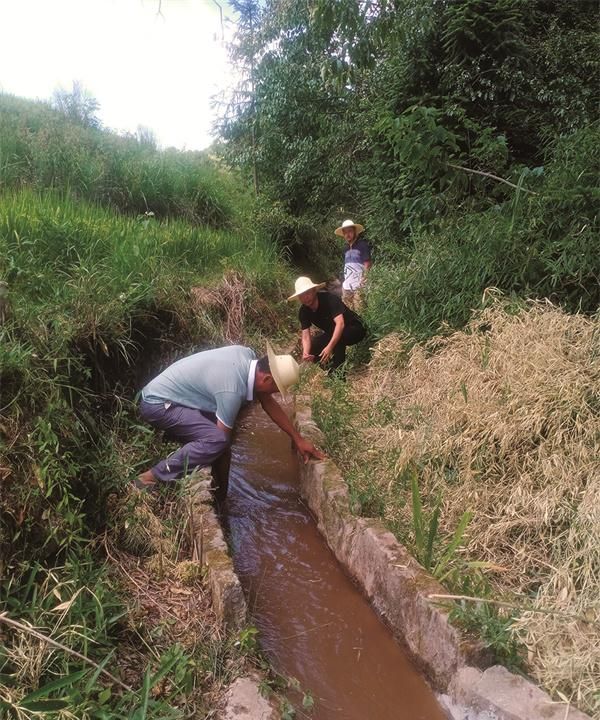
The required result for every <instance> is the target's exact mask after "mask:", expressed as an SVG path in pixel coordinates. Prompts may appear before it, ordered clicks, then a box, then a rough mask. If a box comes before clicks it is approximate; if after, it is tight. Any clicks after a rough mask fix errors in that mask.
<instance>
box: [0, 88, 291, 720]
mask: <svg viewBox="0 0 600 720" xmlns="http://www.w3.org/2000/svg"><path fill="white" fill-rule="evenodd" d="M250 210H251V200H250V199H249V197H248V196H247V194H246V193H245V191H244V189H243V188H242V187H241V186H239V185H238V183H237V181H236V180H235V178H233V177H231V176H228V175H227V173H225V172H224V171H223V170H221V169H219V168H218V167H216V166H215V165H214V164H213V163H211V161H209V160H208V159H207V158H205V157H202V156H199V155H195V154H187V153H177V152H174V151H169V152H166V153H160V152H156V151H155V150H154V149H152V148H150V147H147V146H143V145H140V144H139V143H137V142H136V141H135V140H133V139H131V138H128V139H123V138H118V137H116V136H113V135H111V134H110V133H107V132H105V131H102V130H98V129H94V128H89V127H83V126H80V125H76V124H73V123H69V122H65V120H64V119H62V118H61V117H60V115H58V114H57V113H55V112H54V111H53V110H52V109H50V108H48V107H47V106H45V105H43V104H36V103H30V102H27V101H20V100H18V99H15V98H7V97H0V279H1V280H3V281H4V282H6V283H7V291H8V295H7V297H4V310H3V312H4V316H5V320H4V322H3V323H2V324H0V388H1V402H0V408H1V410H0V477H1V481H2V490H3V492H2V496H1V499H0V553H1V554H0V558H1V562H0V582H1V584H2V593H1V596H0V598H1V601H2V609H6V610H8V611H9V614H10V616H11V617H13V618H17V619H21V620H23V621H25V622H28V623H32V624H33V625H35V626H37V627H39V628H41V629H42V632H45V633H47V634H48V635H50V636H52V637H53V638H55V639H58V640H59V641H61V642H63V643H64V644H66V645H67V646H68V647H70V648H72V649H74V650H77V651H78V652H80V653H82V654H84V655H86V656H88V657H89V658H90V659H92V660H94V661H96V662H101V661H103V660H104V659H106V660H107V665H106V669H107V670H113V671H114V672H117V673H119V672H122V671H123V670H124V668H126V667H129V665H131V663H130V662H128V661H125V663H123V661H122V656H123V655H125V656H126V657H127V655H128V653H129V654H130V655H131V654H133V655H134V656H135V658H136V659H135V662H134V665H135V667H136V668H138V672H137V674H136V673H134V674H133V680H132V684H135V688H134V690H135V692H124V693H123V692H122V691H121V690H119V688H118V687H117V686H116V685H114V684H112V691H111V690H109V686H111V683H108V684H107V683H106V678H105V677H104V678H103V677H102V676H100V677H98V676H97V675H94V674H93V673H92V671H88V672H86V674H85V675H84V676H83V677H82V676H80V675H79V674H77V673H78V672H79V671H80V670H82V669H83V668H82V665H81V662H80V661H78V660H76V659H74V658H72V657H70V656H69V655H68V654H66V653H63V652H50V651H49V650H48V649H47V648H46V649H45V650H44V651H43V652H40V646H39V643H38V642H36V641H34V640H32V638H31V637H28V636H27V633H23V632H20V631H18V632H17V631H15V632H12V631H11V632H9V633H7V634H3V635H2V642H3V645H2V649H1V650H0V673H1V676H0V709H3V711H6V712H10V713H11V714H12V716H15V717H19V718H21V717H30V716H31V713H33V712H34V711H35V710H36V709H37V710H38V711H41V712H50V711H51V710H53V709H54V710H56V711H58V712H59V717H60V716H62V717H64V718H67V717H78V718H104V717H111V718H119V717H123V718H129V717H132V716H134V713H135V712H137V713H138V714H137V715H136V717H138V716H139V717H140V718H141V717H148V718H151V717H156V718H159V717H160V718H166V717H174V718H175V717H182V716H183V715H184V714H185V712H189V711H190V710H192V709H194V711H196V712H202V711H204V712H208V711H209V709H210V707H207V706H205V705H204V704H203V703H204V701H203V700H202V697H203V695H205V694H206V693H209V695H210V693H211V692H213V691H214V688H215V683H216V684H217V685H218V682H219V679H220V678H222V677H223V676H224V675H223V673H224V672H225V670H226V667H227V668H230V667H232V666H231V663H232V662H234V660H235V655H236V653H237V651H235V650H234V648H233V645H232V643H231V642H230V641H229V640H227V639H226V638H223V637H222V636H220V635H219V632H218V631H217V630H216V628H215V633H216V634H215V633H213V634H212V635H211V633H210V632H209V633H205V634H204V635H202V637H201V638H200V639H199V641H198V644H197V646H195V647H192V646H189V645H186V644H185V643H184V645H183V646H181V645H180V644H173V643H174V642H175V641H174V635H173V633H172V632H169V631H168V627H167V626H166V625H165V623H167V624H168V617H163V618H162V619H161V620H160V622H158V624H157V623H156V622H139V623H137V622H136V621H135V619H132V618H134V616H135V607H134V606H132V590H133V591H134V592H133V595H136V592H135V588H133V587H132V586H131V583H130V582H129V580H127V577H128V576H127V575H124V574H123V573H122V572H120V570H119V568H120V567H121V566H122V565H123V566H126V565H127V562H125V561H120V564H119V563H118V564H117V565H118V566H115V564H114V563H113V564H111V565H110V567H109V566H105V564H104V559H103V558H104V549H103V547H101V546H100V545H98V544H97V543H96V545H92V546H89V541H90V540H92V539H93V538H94V537H95V536H96V533H97V532H98V531H103V530H104V529H105V528H107V527H108V528H109V535H108V542H109V544H110V543H111V542H117V541H118V539H119V538H120V537H122V531H123V528H124V527H127V528H128V527H130V523H129V522H128V521H123V520H122V514H121V515H120V514H119V512H116V514H115V504H116V506H117V508H119V507H122V505H123V502H125V503H127V502H129V501H128V500H126V499H122V498H123V496H122V492H123V489H124V487H125V486H126V485H127V482H128V480H129V479H130V478H131V477H132V476H133V475H134V474H135V473H136V472H138V471H139V469H140V467H143V466H145V465H146V464H147V462H148V459H149V458H150V457H154V456H155V455H157V454H158V453H160V452H163V451H164V450H163V449H161V448H159V447H155V446H154V444H153V443H154V440H153V434H152V433H151V432H149V430H148V429H147V428H145V427H143V426H141V425H139V424H138V421H137V420H136V416H135V411H134V405H133V399H134V395H135V392H136V391H137V390H138V389H139V387H140V386H141V384H142V383H143V381H144V380H145V379H147V377H148V375H149V374H151V373H152V372H153V371H154V370H155V368H156V366H157V364H159V363H161V362H164V361H165V359H168V358H171V357H173V356H174V355H177V354H183V353H185V352H186V351H188V350H189V349H190V348H194V347H195V348H197V347H198V346H201V345H203V344H206V345H208V344H214V343H218V342H220V341H222V340H223V339H224V334H225V330H226V331H227V339H228V340H234V339H237V340H241V341H248V342H251V341H252V339H254V340H256V341H257V342H259V340H260V337H261V333H263V332H273V331H276V327H277V318H278V315H277V312H276V311H274V310H273V308H272V306H271V305H269V303H268V299H269V298H277V297H280V296H282V295H283V294H284V293H283V290H282V285H283V283H284V282H286V283H287V275H286V271H285V270H284V268H283V265H282V263H280V261H279V258H278V255H277V253H276V252H275V251H274V249H273V247H272V246H271V245H270V243H269V242H268V241H266V240H265V239H264V238H263V237H260V236H257V235H256V234H255V233H253V232H252V231H251V230H249V227H250V223H249V222H248V213H249V212H250ZM197 286H205V287H208V288H212V289H209V290H207V291H203V292H196V293H192V294H190V289H191V288H194V287H197ZM4 290H5V291H6V287H5V288H4ZM223 298H225V300H226V301H227V302H223ZM229 301H232V302H234V306H233V305H232V304H231V303H230V304H229V305H227V303H228V302H229ZM257 307H258V308H259V310H257V309H256V308H257ZM232 315H234V316H235V317H234V318H233V320H235V322H232ZM243 321H245V323H244V322H243ZM235 333H237V335H235ZM234 335H235V337H234ZM132 512H133V510H132ZM119 517H120V518H121V520H118V518H119ZM111 528H112V529H111ZM165 532H167V531H165ZM112 552H113V555H114V554H115V550H114V548H113V550H112ZM178 558H179V559H180V558H181V554H177V555H176V557H175V558H174V559H173V558H168V557H165V563H167V564H169V563H170V564H171V565H172V563H174V562H176V560H177V559H178ZM135 567H136V572H138V573H139V572H140V569H141V567H142V566H140V565H139V563H138V564H137V565H135ZM144 567H145V566H144ZM129 574H130V575H131V568H130V570H129ZM146 578H147V580H148V582H150V583H151V582H152V574H151V573H150V574H148V573H146ZM140 582H142V581H141V580H140V578H139V575H138V584H139V583H140ZM169 582H170V585H169V587H172V586H173V584H175V585H176V584H177V582H178V580H177V578H172V579H171V581H169ZM195 587H196V590H195V591H194V593H198V592H202V591H201V587H200V586H198V584H196V586H195ZM167 592H168V588H167ZM138 594H139V593H138ZM138 600H139V601H140V602H142V601H143V597H142V598H141V599H139V598H138ZM134 605H135V603H134ZM142 605H143V602H142ZM147 610H148V608H147V607H146V609H145V611H144V612H147ZM132 612H133V613H134V616H132ZM166 615H167V616H168V615H169V613H168V612H167V613H166ZM202 617H204V615H203V616H202ZM132 623H133V626H132ZM161 623H162V625H161ZM207 627H214V624H212V625H211V623H210V619H209V618H208V619H207ZM161 628H162V629H161ZM132 629H133V634H132ZM3 632H4V631H3ZM150 647H151V648H153V651H152V653H150V654H149V653H148V648H150ZM115 649H117V656H114V657H113V653H114V651H115ZM145 665H148V667H149V668H150V669H149V671H148V672H149V673H150V674H149V675H147V676H145V674H144V666H145ZM197 668H200V669H202V668H204V671H203V672H199V671H197ZM153 673H154V675H153ZM157 673H158V674H157ZM164 673H167V674H168V675H169V677H170V678H171V680H170V682H169V684H168V686H167V687H166V689H165V687H164V683H163V685H162V686H161V687H162V690H161V691H160V692H158V691H156V688H155V686H157V685H160V683H161V679H160V677H159V675H160V674H164ZM151 676H152V677H151ZM57 678H59V679H60V678H62V680H61V681H60V682H58V683H57V685H56V686H54V685H52V684H51V683H52V682H53V681H54V680H56V679H57ZM144 678H145V679H144ZM152 687H154V688H155V690H153V694H150V690H151V688H152ZM39 688H43V689H42V690H40V691H39V692H38V690H39ZM34 692H37V693H38V694H37V696H36V695H32V694H31V693H34ZM111 693H112V694H111ZM24 697H28V700H27V701H26V702H25V704H24V705H23V698H24ZM19 703H21V707H20V709H17V708H18V706H19ZM136 708H137V710H136Z"/></svg>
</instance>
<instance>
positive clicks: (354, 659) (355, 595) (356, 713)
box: [227, 408, 445, 720]
mask: <svg viewBox="0 0 600 720" xmlns="http://www.w3.org/2000/svg"><path fill="white" fill-rule="evenodd" d="M227 525H228V529H229V533H230V539H231V543H232V545H233V550H234V563H235V567H236V571H237V573H238V575H239V577H240V580H241V582H242V585H243V586H244V590H245V592H246V597H247V599H248V606H249V608H250V613H251V617H252V622H253V624H254V625H255V626H256V627H257V628H258V630H259V639H260V644H261V647H262V648H263V650H264V651H265V653H266V654H267V655H268V656H269V658H270V660H271V662H272V663H273V665H274V667H275V668H276V669H277V671H278V672H280V673H282V674H283V675H285V676H287V677H293V678H296V679H297V680H298V681H299V683H300V687H301V688H302V691H303V692H306V691H309V692H310V693H311V696H312V698H313V699H314V709H313V711H312V713H311V715H310V717H312V718H314V719H315V720H443V719H444V717H445V715H444V714H443V713H442V711H441V710H440V708H439V706H438V704H437V702H436V700H435V697H434V695H433V693H432V691H431V690H430V688H429V686H428V685H427V683H426V682H425V680H424V679H423V677H422V676H421V675H420V674H419V673H418V672H417V671H416V670H415V668H414V667H413V666H412V665H411V663H410V662H409V660H408V658H407V657H406V655H405V653H404V651H403V650H402V649H401V647H400V646H399V645H398V644H397V643H396V642H395V641H394V639H393V637H392V635H391V633H390V631H389V630H388V629H387V628H386V627H385V626H384V624H383V623H382V622H381V620H380V619H379V617H378V616H377V615H376V613H375V612H374V610H373V609H372V608H371V606H370V605H369V603H368V601H367V600H366V598H365V597H364V596H363V595H362V593H361V592H360V590H359V589H358V588H357V587H356V586H355V585H354V583H353V582H352V580H351V579H350V578H349V577H348V576H347V575H346V573H345V572H344V570H343V569H342V567H341V566H340V564H339V563H338V562H337V560H336V558H335V556H334V555H333V553H332V552H331V551H330V550H329V548H328V546H327V544H326V542H325V540H324V538H323V537H322V535H321V534H320V533H319V531H318V529H317V527H316V524H315V521H314V519H313V518H312V516H311V514H310V512H309V510H308V508H307V507H306V505H305V504H304V503H303V501H302V499H301V498H300V495H299V488H298V471H297V465H296V459H295V456H294V454H293V453H292V452H291V449H290V441H289V438H288V437H287V435H285V434H284V433H283V432H281V431H280V430H279V429H278V428H277V427H276V426H275V425H274V424H273V423H272V422H271V421H270V420H269V418H268V417H267V416H266V415H265V414H264V413H263V412H262V410H261V409H260V408H255V409H253V410H251V411H250V413H249V415H247V416H245V417H244V419H243V421H242V424H241V428H240V432H239V433H238V436H237V439H236V442H235V444H234V453H233V459H232V465H231V473H230V485H229V497H228V501H227ZM300 717H303V715H300Z"/></svg>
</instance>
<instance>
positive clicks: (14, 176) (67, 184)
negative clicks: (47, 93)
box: [0, 94, 251, 228]
mask: <svg viewBox="0 0 600 720" xmlns="http://www.w3.org/2000/svg"><path fill="white" fill-rule="evenodd" d="M24 185H27V186H29V187H32V188H37V189H42V188H55V189H60V190H62V191H63V192H67V191H68V192H70V193H72V194H74V195H75V196H76V197H79V198H85V199H87V200H92V201H94V202H97V203H100V204H102V205H107V206H110V207H113V208H116V209H118V210H120V211H121V212H126V213H128V214H131V215H143V214H145V213H153V214H154V215H155V216H157V217H161V218H167V217H168V218H183V219H186V220H187V221H189V222H191V223H193V224H204V225H210V226H211V227H215V228H225V227H239V226H241V225H242V224H243V222H244V217H245V214H246V213H247V212H248V210H249V207H250V202H251V200H250V194H249V192H248V191H247V190H246V188H245V187H244V186H243V185H242V184H241V183H240V182H238V181H237V180H236V179H235V177H234V176H233V175H232V174H231V172H229V171H226V170H225V169H222V168H221V167H220V166H219V165H218V164H217V163H216V162H215V161H214V160H211V159H210V158H209V156H208V155H207V153H204V152H182V151H178V150H175V149H168V150H165V151H159V150H157V149H156V148H155V147H154V146H153V145H152V143H148V142H143V141H139V140H138V139H137V138H135V137H133V136H119V135H116V134H115V133H113V132H110V131H108V130H103V129H100V128H95V127H89V126H85V125H82V124H78V123H76V122H73V121H72V120H70V119H68V118H67V117H65V116H64V115H63V114H61V113H60V112H58V111H57V110H55V109H54V108H52V107H51V106H50V105H49V104H47V103H43V102H39V101H38V102H33V101H29V100H23V99H20V98H16V97H13V96H11V95H5V94H0V189H2V188H4V189H6V188H15V187H22V186H24Z"/></svg>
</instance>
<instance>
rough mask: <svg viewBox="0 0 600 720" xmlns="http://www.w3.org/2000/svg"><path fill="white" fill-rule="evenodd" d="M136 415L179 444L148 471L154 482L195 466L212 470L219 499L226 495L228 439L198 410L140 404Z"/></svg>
mask: <svg viewBox="0 0 600 720" xmlns="http://www.w3.org/2000/svg"><path fill="white" fill-rule="evenodd" d="M140 415H141V416H142V418H143V419H144V420H145V421H146V422H147V423H149V424H150V425H152V426H153V427H155V428H156V429H157V430H163V431H164V432H165V435H167V436H168V437H169V438H170V439H172V440H176V441H177V442H180V443H183V446H182V447H181V448H179V450H177V451H175V452H174V453H173V454H172V455H170V456H169V457H168V458H165V459H164V460H161V461H160V462H159V463H157V464H156V465H155V466H154V467H153V468H152V474H153V475H154V477H155V478H156V479H157V480H162V481H163V482H172V481H173V480H176V479H178V478H180V477H181V476H182V475H185V474H186V473H188V472H190V473H191V472H192V470H194V469H195V468H197V467H206V466H208V465H210V466H211V468H212V475H213V480H214V483H213V486H214V487H215V486H216V487H219V486H220V490H221V492H222V493H223V498H224V497H225V495H226V494H227V476H228V474H229V460H230V453H229V445H230V442H229V437H228V435H227V433H225V432H224V431H223V430H221V429H220V428H218V427H217V425H216V421H213V420H212V419H210V418H209V417H207V416H206V415H205V414H203V413H202V412H201V411H200V410H195V409H193V408H187V407H183V406H182V405H175V404H173V403H156V404H155V403H148V402H146V401H145V400H142V401H141V402H140Z"/></svg>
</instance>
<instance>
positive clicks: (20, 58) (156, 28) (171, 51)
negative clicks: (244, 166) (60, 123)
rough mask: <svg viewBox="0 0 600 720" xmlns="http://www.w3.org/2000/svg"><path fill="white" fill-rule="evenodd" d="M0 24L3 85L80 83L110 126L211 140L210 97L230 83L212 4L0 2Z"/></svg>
mask: <svg viewBox="0 0 600 720" xmlns="http://www.w3.org/2000/svg"><path fill="white" fill-rule="evenodd" d="M219 4H220V5H221V6H222V8H223V14H224V16H225V18H227V17H231V16H232V13H231V10H230V9H229V8H228V6H227V3H226V2H225V0H219ZM159 7H160V14H159ZM0 28H1V29H2V35H1V40H0V91H4V92H8V93H12V94H14V95H20V96H23V97H28V98H43V99H49V98H50V97H51V96H52V93H53V92H54V90H55V89H56V88H57V87H59V86H61V87H63V88H66V89H71V87H72V84H73V81H74V80H77V81H80V82H81V83H82V85H83V86H84V87H85V88H86V89H87V90H88V91H89V92H90V93H91V94H92V95H93V96H94V97H95V98H96V99H97V100H98V102H99V103H100V111H99V115H100V118H101V120H102V122H103V123H104V124H105V125H107V126H108V127H111V128H114V129H116V130H128V131H130V132H135V131H136V129H137V127H138V125H143V126H145V127H149V128H151V129H152V130H153V131H154V133H155V135H156V138H157V140H158V142H159V143H160V144H161V145H162V146H164V147H167V146H171V145H174V146H175V147H179V148H183V147H186V148H188V149H202V148H204V147H206V146H208V145H209V144H210V142H211V136H210V128H211V124H212V121H213V111H212V110H211V103H210V98H211V96H212V95H214V94H215V93H216V92H218V91H219V90H221V89H222V88H223V87H224V86H226V85H230V84H231V79H230V70H229V66H228V62H227V52H226V48H225V43H224V42H223V37H222V29H221V22H220V15H219V8H218V7H217V4H216V3H215V2H213V0H162V3H160V4H159V0H0ZM224 28H225V34H226V39H227V37H228V36H229V35H230V34H231V25H230V24H228V23H227V22H225V24H224Z"/></svg>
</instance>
